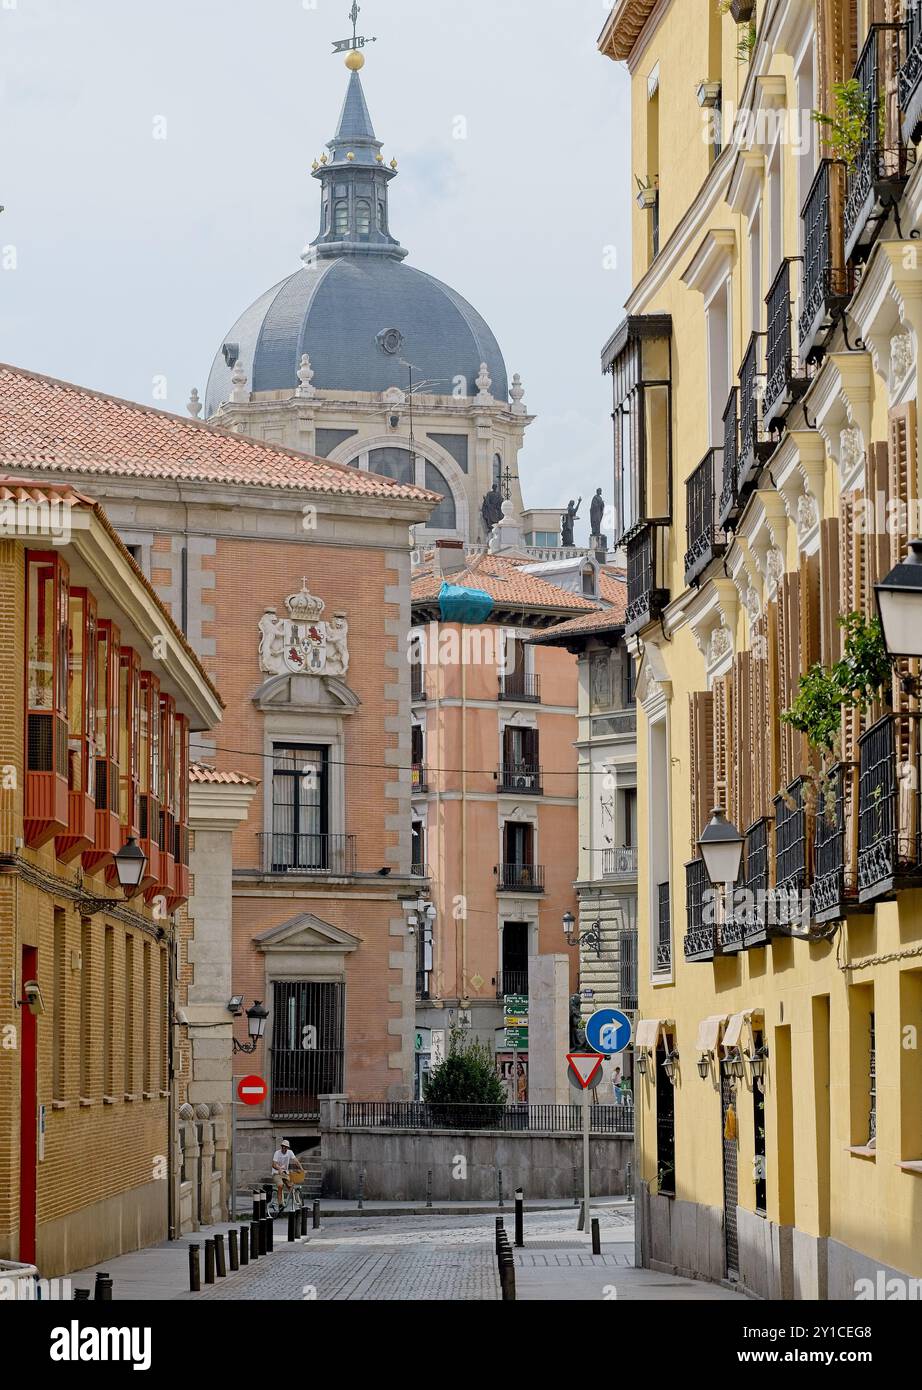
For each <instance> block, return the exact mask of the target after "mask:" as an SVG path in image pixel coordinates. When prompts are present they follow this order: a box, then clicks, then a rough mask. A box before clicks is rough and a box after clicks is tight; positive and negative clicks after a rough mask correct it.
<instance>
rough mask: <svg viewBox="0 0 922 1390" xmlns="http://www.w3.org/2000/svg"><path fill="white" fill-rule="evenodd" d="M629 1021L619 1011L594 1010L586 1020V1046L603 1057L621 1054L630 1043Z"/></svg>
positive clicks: (631, 1029) (630, 1030) (630, 1029)
mask: <svg viewBox="0 0 922 1390" xmlns="http://www.w3.org/2000/svg"><path fill="white" fill-rule="evenodd" d="M632 1032H633V1028H632V1027H631V1020H630V1019H629V1018H628V1016H627V1014H623V1013H622V1012H621V1010H620V1009H596V1011H595V1013H594V1014H592V1015H590V1017H589V1018H588V1019H587V1020H586V1045H587V1047H591V1048H592V1050H593V1052H601V1053H602V1055H603V1057H613V1056H614V1055H615V1054H616V1053H618V1052H623V1051H624V1049H625V1048H626V1047H627V1045H628V1043H629V1042H630V1041H631V1034H632Z"/></svg>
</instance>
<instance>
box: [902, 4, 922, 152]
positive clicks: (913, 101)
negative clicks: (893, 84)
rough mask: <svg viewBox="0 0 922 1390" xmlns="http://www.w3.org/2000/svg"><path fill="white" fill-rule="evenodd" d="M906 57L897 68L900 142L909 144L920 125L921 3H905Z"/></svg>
mask: <svg viewBox="0 0 922 1390" xmlns="http://www.w3.org/2000/svg"><path fill="white" fill-rule="evenodd" d="M905 19H906V56H905V58H904V59H903V65H902V67H901V68H900V76H899V92H900V110H901V111H902V113H903V139H904V140H905V142H906V144H907V145H908V144H911V143H912V142H913V141H914V140H915V139H917V137H918V135H919V129H920V125H922V0H906V7H905Z"/></svg>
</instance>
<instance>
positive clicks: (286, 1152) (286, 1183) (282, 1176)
mask: <svg viewBox="0 0 922 1390" xmlns="http://www.w3.org/2000/svg"><path fill="white" fill-rule="evenodd" d="M292 1168H294V1169H296V1170H297V1171H299V1172H301V1173H303V1172H304V1168H303V1166H302V1164H301V1160H300V1159H299V1158H298V1157H297V1155H296V1154H293V1153H292V1151H291V1145H290V1144H289V1142H288V1140H287V1139H283V1140H282V1142H281V1145H280V1147H279V1148H277V1149H276V1151H275V1153H274V1154H273V1155H272V1171H273V1172H274V1173H277V1174H278V1177H277V1179H276V1188H277V1196H278V1205H279V1207H282V1206H283V1204H284V1201H283V1188H285V1189H290V1188H291V1185H292V1184H291V1179H290V1178H289V1176H288V1174H289V1173H290V1171H291V1169H292Z"/></svg>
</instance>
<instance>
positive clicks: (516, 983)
mask: <svg viewBox="0 0 922 1390" xmlns="http://www.w3.org/2000/svg"><path fill="white" fill-rule="evenodd" d="M506 994H521V995H525V996H526V997H527V996H528V971H527V970H501V971H500V972H499V974H498V975H497V977H496V997H497V999H502V998H503V996H504V995H506Z"/></svg>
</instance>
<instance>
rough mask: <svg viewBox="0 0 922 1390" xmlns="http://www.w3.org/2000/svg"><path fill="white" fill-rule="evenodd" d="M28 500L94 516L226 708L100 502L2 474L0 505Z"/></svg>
mask: <svg viewBox="0 0 922 1390" xmlns="http://www.w3.org/2000/svg"><path fill="white" fill-rule="evenodd" d="M0 420H2V412H0ZM0 429H2V423H0ZM24 501H27V502H29V503H31V504H33V505H35V504H39V505H41V504H42V503H49V502H54V501H56V502H64V503H66V504H67V505H68V506H69V507H82V508H85V509H86V510H88V511H91V512H92V513H93V514H94V516H95V517H96V518H97V520H98V521H99V524H100V525H101V526H102V528H103V530H104V531H105V533H106V535H107V536H108V537H109V540H110V541H111V542H112V544H113V545H114V546H115V547H116V549H117V550H119V551H121V554H122V558H123V559H124V560H126V561H127V562H128V564H129V565H130V566H131V568H132V569H133V570H134V578H135V582H136V583H137V584H139V585H140V587H141V588H142V589H144V590H145V591H146V592H147V593H148V594H149V595H150V597H151V598H152V599H153V600H154V602H155V603H156V605H157V607H158V608H159V609H160V612H161V613H162V615H163V621H164V624H165V625H166V626H167V628H168V629H169V632H170V634H171V636H172V637H173V639H174V641H175V642H176V643H177V644H178V645H179V646H180V647H182V649H183V651H184V652H185V653H186V655H187V656H190V657H191V658H192V660H193V661H194V662H195V666H196V670H197V672H198V676H199V679H200V680H202V681H204V683H205V685H207V687H208V689H209V690H210V691H211V693H212V695H214V697H215V699H216V700H217V701H218V703H219V704H220V706H221V708H222V709H224V708H225V705H224V701H223V700H222V699H221V693H220V691H219V690H218V688H217V686H216V685H215V683H214V681H213V680H212V679H211V677H210V676H209V675H208V672H207V671H206V670H205V668H204V666H203V665H202V663H201V661H200V660H199V657H198V654H197V652H196V651H195V650H194V649H193V648H192V647H191V646H190V645H189V643H188V641H187V640H186V637H185V634H184V633H183V632H182V631H181V630H180V628H179V627H178V626H177V625H176V623H175V622H174V621H173V619H172V617H171V615H170V613H169V610H168V609H167V608H165V607H164V604H163V600H162V599H161V597H160V595H159V594H158V593H157V590H156V589H155V588H154V586H153V584H151V582H150V580H149V579H148V578H147V575H146V574H145V573H144V572H143V570H141V569H140V568H139V566H138V564H137V561H136V560H135V558H134V556H133V555H132V553H131V551H130V550H127V549H126V547H125V544H124V542H123V540H122V538H121V536H120V535H119V534H118V532H117V531H116V529H115V527H114V526H113V525H112V522H111V521H110V520H109V518H108V517H107V516H106V513H105V512H104V510H103V509H102V507H101V506H100V505H99V503H98V502H94V501H93V499H92V497H87V496H86V494H85V493H82V492H78V491H77V490H76V488H74V487H72V486H71V485H70V483H67V482H63V481H56V480H48V481H46V480H45V479H44V478H43V479H42V481H41V482H40V483H39V482H36V481H35V480H34V479H32V478H14V477H11V476H10V475H9V474H8V473H3V474H0V504H2V503H3V502H13V503H16V502H24Z"/></svg>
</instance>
